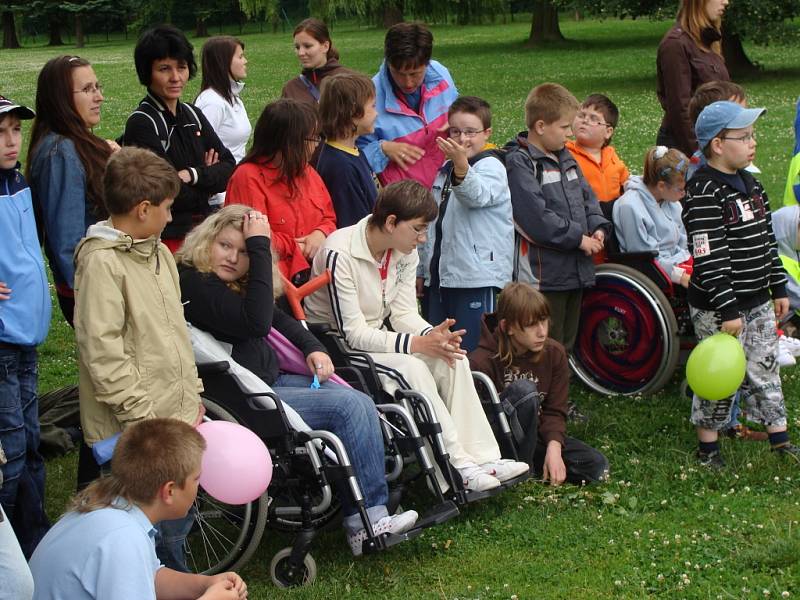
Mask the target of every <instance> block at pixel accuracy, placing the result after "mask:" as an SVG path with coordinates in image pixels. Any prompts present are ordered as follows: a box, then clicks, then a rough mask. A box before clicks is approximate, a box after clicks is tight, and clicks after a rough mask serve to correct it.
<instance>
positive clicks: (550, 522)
mask: <svg viewBox="0 0 800 600" xmlns="http://www.w3.org/2000/svg"><path fill="white" fill-rule="evenodd" d="M38 1H44V0H36V1H35V2H32V3H30V4H31V5H35V4H36V2H38ZM167 4H169V3H167ZM472 4H475V3H474V2H473V3H472ZM486 4H487V5H489V4H491V3H486ZM606 4H610V3H608V2H607V3H606ZM734 4H736V0H734ZM741 4H743V5H747V4H748V2H741ZM771 4H773V3H772V2H765V3H763V4H762V7H764V8H765V10H766V7H768V6H769V5H771ZM783 4H785V5H786V7H789V6H790V5H791V6H792V7H794V10H795V14H796V12H797V3H796V2H794V1H793V0H792V1H787V2H785V3H783ZM201 5H202V2H200V3H198V6H201ZM0 6H3V5H2V4H0ZM670 14H671V13H670ZM262 16H264V15H262ZM284 16H285V17H286V18H284ZM407 16H409V17H410V16H411V15H407ZM457 16H458V15H457V14H456V13H455V12H454V14H453V15H452V16H451V17H448V16H447V15H445V16H444V17H443V18H442V17H441V16H440V17H439V18H438V22H439V24H434V25H433V26H432V30H433V33H434V36H435V42H434V54H433V57H434V59H436V60H439V61H441V62H442V63H444V64H445V65H446V66H447V67H448V68H449V69H450V71H451V73H452V74H453V77H454V79H455V82H456V85H457V86H458V88H459V91H460V92H461V93H463V94H471V95H478V96H482V97H484V98H486V99H487V100H488V101H489V102H490V103H491V105H492V108H493V112H494V122H493V128H494V135H493V141H495V142H497V143H499V144H502V143H504V142H505V141H506V140H508V139H510V138H511V137H512V136H513V135H515V134H516V133H517V132H518V131H520V130H522V129H524V110H523V104H524V100H525V97H526V95H527V93H528V91H529V90H530V89H531V87H533V86H534V85H537V84H539V83H542V82H544V81H556V82H559V83H562V84H564V85H565V86H567V87H568V88H569V89H570V90H571V91H572V92H573V93H574V94H575V95H576V96H577V97H578V98H579V99H580V98H582V97H585V96H586V95H588V94H589V93H594V92H602V93H605V94H607V95H608V96H610V97H611V98H612V99H613V100H614V101H615V102H616V103H617V105H618V106H619V108H620V113H621V117H620V124H619V126H618V128H617V131H616V133H615V136H614V142H613V143H614V145H615V147H616V148H617V151H618V153H619V154H620V156H621V157H622V158H623V160H624V161H625V162H626V163H627V165H628V166H629V168H630V169H631V171H632V172H634V173H637V172H640V171H641V163H642V157H643V155H644V152H645V150H646V149H647V148H648V147H649V146H650V145H652V144H653V142H654V139H655V134H656V131H657V129H658V125H659V122H660V119H661V109H660V107H659V105H658V101H657V99H656V96H655V83H656V79H655V56H656V49H657V46H658V42H659V40H660V38H661V36H662V35H663V34H664V32H665V31H666V30H667V29H668V28H669V27H670V25H671V22H670V20H668V19H667V20H665V19H663V18H662V19H649V18H640V19H636V20H632V19H630V18H628V19H625V20H618V19H616V18H607V19H603V20H597V19H593V18H584V19H581V20H575V18H574V16H575V15H574V14H573V13H572V12H570V13H562V14H561V18H560V33H561V34H562V35H563V38H565V39H563V40H562V39H550V40H546V41H545V40H541V41H540V42H539V43H538V44H533V45H532V44H530V39H529V38H530V34H531V17H530V13H528V14H527V15H526V14H516V15H514V18H513V20H512V19H511V15H507V14H501V13H500V12H498V13H497V14H496V15H495V17H496V18H495V22H494V23H484V24H482V25H467V26H463V25H458V24H457V23H445V22H444V21H445V20H446V19H448V18H449V20H451V21H456V20H458V19H457ZM657 16H658V15H657ZM661 16H663V14H662V15H661ZM372 17H373V19H372V20H374V18H376V15H372ZM189 18H190V17H189V16H186V15H184V20H186V19H189ZM289 18H290V17H289V16H288V15H281V18H280V19H278V20H277V23H276V27H275V29H276V31H274V32H273V31H272V29H273V27H272V24H271V23H270V22H269V21H267V25H266V26H264V25H262V24H260V23H258V22H249V23H246V24H243V25H242V24H233V25H230V24H229V25H223V26H214V25H213V24H212V26H211V27H210V29H211V31H210V33H211V34H215V33H218V32H220V31H222V32H224V33H231V34H234V35H240V37H241V39H242V40H243V41H244V43H245V45H246V54H247V57H248V60H249V65H248V79H247V85H246V87H245V89H244V92H243V94H242V99H243V101H244V103H245V105H246V107H247V110H248V114H249V116H250V119H251V121H252V122H253V123H254V122H255V120H256V119H257V117H258V115H259V113H260V110H261V108H262V107H263V106H264V105H265V104H266V103H267V102H269V101H271V100H273V99H276V98H277V97H278V96H279V95H280V90H281V87H282V85H283V83H285V82H286V81H287V80H288V79H290V78H291V77H293V76H295V75H296V74H297V72H298V65H297V61H296V59H295V57H294V54H293V51H292V41H291V28H288V29H287V30H286V31H283V30H282V29H283V27H282V24H283V22H284V21H285V20H286V19H289ZM4 19H5V16H4ZM434 20H437V19H434ZM478 20H483V21H488V20H489V19H488V16H486V15H484V16H482V17H481V18H480V19H478ZM65 23H70V24H71V21H65ZM195 24H196V23H195ZM134 25H135V24H134ZM16 27H17V29H18V30H20V33H21V35H20V37H19V41H21V42H22V43H23V44H24V47H23V48H21V49H17V50H0V64H1V65H2V69H0V93H2V94H4V95H8V96H10V97H11V98H13V99H15V100H17V101H20V102H22V103H25V104H27V105H29V106H33V105H34V101H35V89H36V76H37V73H38V71H39V69H40V68H41V67H42V65H43V64H44V63H45V61H46V60H48V59H49V58H51V57H53V56H56V55H58V54H64V53H77V54H80V55H81V56H83V57H85V58H87V59H89V60H90V61H91V62H92V64H93V66H94V68H95V70H96V72H97V75H98V78H99V80H100V81H101V82H102V83H103V84H104V86H105V88H104V95H105V103H104V105H103V109H102V110H103V112H102V114H103V120H102V122H101V124H100V125H99V126H98V127H97V128H96V130H95V132H96V133H97V134H98V135H100V136H103V137H108V138H113V137H116V136H118V135H119V134H120V133H121V132H122V129H123V126H124V123H125V120H126V118H127V116H128V114H129V113H130V112H131V111H132V110H133V109H134V107H135V106H136V104H137V103H138V101H139V100H140V99H141V97H142V96H143V90H142V88H141V86H140V85H139V84H138V82H137V80H136V76H135V72H134V69H133V59H132V53H133V43H134V41H135V37H136V35H135V33H136V32H135V31H133V27H132V26H131V29H130V30H129V32H128V35H127V37H126V36H125V35H124V34H123V33H119V32H111V33H109V34H108V36H106V33H105V32H103V33H89V35H88V39H87V40H84V41H85V46H84V47H83V48H81V49H80V50H76V49H75V47H74V41H75V40H74V37H73V36H72V34H71V36H70V37H68V36H67V35H66V31H65V29H66V28H62V33H63V34H64V36H63V41H64V42H67V44H66V45H65V46H63V47H48V46H45V45H43V44H45V43H47V41H48V38H47V37H46V36H43V35H42V34H39V35H38V36H37V37H36V38H33V37H31V36H30V34H29V33H25V28H24V27H22V26H20V24H19V23H17V25H16ZM774 29H775V31H776V32H777V31H778V30H779V29H780V30H781V31H780V35H779V36H776V37H770V38H769V39H767V38H762V39H761V41H769V42H770V44H769V45H767V46H763V45H754V44H752V43H751V42H749V41H747V37H746V36H743V37H744V44H743V46H742V48H743V49H744V50H745V52H746V54H747V56H748V57H749V59H750V60H751V61H752V63H755V64H757V65H758V68H756V69H746V70H743V71H741V72H740V74H738V75H735V79H736V80H737V81H738V82H739V83H741V84H742V85H744V87H745V89H746V91H747V95H748V102H749V104H750V105H751V106H765V107H767V109H768V113H767V115H766V116H765V117H764V118H762V119H761V120H760V121H759V123H758V125H757V134H758V151H757V157H756V161H755V162H756V164H757V165H758V166H759V167H760V168H761V169H762V171H763V175H762V180H763V181H764V183H765V185H766V189H767V191H768V193H769V195H770V198H771V202H772V205H773V207H774V206H775V205H776V203H778V202H779V201H780V198H781V197H782V195H783V189H784V186H785V178H786V171H787V167H788V162H789V159H790V157H791V152H792V148H793V145H794V140H793V129H792V124H793V121H794V115H795V101H796V99H797V96H798V94H800V46H799V45H798V44H797V29H798V24H797V23H796V22H792V21H787V22H782V24H780V23H779V24H778V25H775V27H774ZM100 31H102V29H101V30H100ZM187 33H189V34H190V35H191V34H192V33H195V32H192V31H187ZM332 35H333V39H334V43H335V45H336V46H337V47H338V48H339V50H340V52H341V55H342V63H343V64H344V65H346V66H348V67H352V68H355V69H358V70H360V71H363V72H365V73H368V74H372V73H374V72H375V71H376V70H377V68H378V66H379V64H380V61H381V56H382V47H383V35H384V30H383V29H382V28H381V27H376V26H374V25H373V24H372V23H371V22H370V20H369V19H366V18H362V19H358V20H352V19H351V20H346V21H339V22H336V23H335V24H334V27H333V29H332ZM557 37H558V36H556V38H557ZM191 41H192V42H193V43H194V44H195V47H196V51H197V56H198V61H199V49H200V47H201V45H202V42H203V39H202V38H195V37H191ZM198 85H199V77H198V78H196V79H195V80H193V81H192V82H190V84H189V85H188V86H187V89H186V91H185V94H184V99H185V100H191V99H193V98H194V97H195V95H196V93H197V91H198ZM28 131H29V127H26V129H25V134H27V133H28ZM26 149H27V148H26ZM23 162H24V160H23ZM72 338H73V336H72V331H71V330H70V329H69V328H68V327H67V326H66V324H64V323H63V321H62V320H61V315H60V313H59V312H58V309H57V305H56V304H55V303H54V318H53V324H52V327H51V331H50V336H49V338H48V340H47V342H46V343H45V344H44V345H43V346H42V348H41V352H40V391H47V390H50V389H53V388H56V387H60V386H63V385H68V384H71V383H74V382H76V381H77V369H76V362H75V347H74V343H73V340H72ZM682 376H683V369H682V368H681V367H679V369H678V371H677V373H676V375H675V377H674V379H673V382H672V383H671V384H670V385H669V386H667V388H665V389H664V390H663V391H662V392H660V393H659V394H656V395H655V396H652V397H647V398H639V397H633V398H630V397H625V398H623V397H602V396H598V395H596V394H592V393H589V392H586V391H585V390H583V389H581V388H580V387H579V386H577V385H576V386H575V387H574V389H573V393H574V394H575V396H576V398H577V399H578V402H579V404H580V405H581V407H582V408H584V409H585V410H586V412H587V413H589V414H590V417H591V419H590V421H589V422H588V424H586V425H579V426H570V434H571V435H574V436H575V437H579V438H581V439H584V440H586V441H587V442H589V443H591V444H593V445H595V446H596V447H599V448H601V449H602V450H603V451H604V452H605V453H606V454H607V455H608V457H609V460H610V462H611V479H610V481H609V482H608V483H606V484H604V485H600V486H595V487H591V488H584V489H579V488H576V487H571V486H565V487H561V488H557V489H552V488H549V487H547V486H543V485H541V484H538V483H535V482H529V483H526V484H523V485H520V486H518V487H517V488H515V489H513V490H511V491H509V492H506V493H504V494H503V495H501V496H499V497H497V498H493V499H491V500H489V501H486V502H483V503H481V504H479V505H477V506H471V507H469V508H467V509H465V510H464V511H462V515H461V516H460V517H459V518H457V519H455V520H454V521H451V522H449V523H447V524H445V525H443V526H439V527H436V528H433V529H431V530H428V531H426V532H425V533H424V534H423V535H422V536H420V537H419V538H417V539H415V540H413V541H412V542H409V543H407V544H403V545H401V546H399V547H395V548H393V549H392V550H391V551H389V552H385V553H383V554H379V555H375V556H368V557H365V558H362V559H359V560H353V558H352V557H351V556H350V553H349V551H348V548H347V546H346V543H345V541H344V538H343V535H342V533H341V531H340V530H337V529H335V528H334V530H332V531H330V532H327V533H323V534H322V535H321V536H320V537H319V538H318V540H317V542H316V543H315V545H314V547H313V548H312V553H313V554H314V556H315V558H316V559H317V563H318V565H319V568H320V573H319V577H318V580H317V583H316V584H315V585H314V586H312V587H310V588H308V589H301V590H295V591H281V590H277V589H275V588H274V587H273V586H272V584H271V583H270V581H269V575H268V564H269V560H270V558H271V557H272V555H273V554H274V553H275V552H276V551H277V550H278V549H279V548H281V547H283V546H285V545H287V544H288V543H289V538H288V537H285V536H284V535H283V534H279V533H274V532H271V531H269V530H268V531H267V533H266V534H265V537H264V541H263V542H262V545H261V548H260V550H259V552H258V553H256V555H255V556H254V557H253V559H252V560H251V561H250V563H249V564H248V565H247V566H246V567H245V568H244V569H243V570H242V575H243V576H244V577H245V579H246V580H247V581H248V584H249V586H250V590H251V593H250V597H251V598H255V599H261V598H297V599H311V598H315V599H316V598H340V597H342V598H344V597H347V598H365V599H366V598H376V597H383V598H447V599H452V598H459V599H461V600H464V599H473V598H475V599H477V598H480V599H489V598H514V597H516V598H518V599H522V598H646V597H662V598H756V597H758V598H777V597H781V598H787V597H796V596H800V565H798V561H800V531H799V529H798V520H800V502H799V501H798V490H797V482H798V481H800V471H799V470H798V466H797V465H794V464H789V463H787V462H784V461H783V460H780V459H779V458H778V457H776V456H774V455H771V454H770V453H769V451H768V448H767V447H766V445H765V444H760V445H759V444H753V443H750V442H739V441H737V442H731V441H728V442H723V452H724V453H725V455H726V458H728V464H729V467H728V468H727V469H726V470H725V471H723V472H720V473H709V472H706V471H703V470H700V469H698V468H697V467H696V466H695V463H694V450H695V437H694V434H693V431H692V428H691V426H690V425H689V423H688V401H687V400H686V399H685V398H683V397H681V396H680V394H679V392H678V384H679V383H680V380H681V378H682ZM782 376H783V381H784V386H785V394H786V398H787V406H788V408H789V417H790V418H789V423H790V431H792V432H794V431H796V429H797V427H798V425H800V410H798V407H797V392H798V387H799V386H798V382H797V375H796V373H795V369H794V368H789V369H785V370H784V371H783V372H782ZM794 439H795V441H800V438H798V437H797V435H796V434H794ZM47 467H48V511H49V514H50V515H51V517H52V518H54V519H55V518H57V517H58V515H59V514H60V513H61V512H62V510H63V507H64V506H65V503H66V501H67V499H68V497H69V495H70V493H71V491H72V489H73V482H74V469H75V457H74V455H70V456H67V457H63V458H59V459H54V460H50V461H48V464H47ZM416 499H417V500H419V501H427V498H426V497H425V496H424V495H420V496H417V497H416ZM409 507H410V506H409Z"/></svg>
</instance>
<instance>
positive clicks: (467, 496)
mask: <svg viewBox="0 0 800 600" xmlns="http://www.w3.org/2000/svg"><path fill="white" fill-rule="evenodd" d="M505 489H506V488H505V487H504V486H502V485H501V486H500V487H496V488H494V489H491V490H485V491H483V492H476V491H474V490H458V491H457V492H455V493H453V492H452V490H451V491H450V492H449V493H448V494H445V495H446V496H451V497H452V498H453V502H455V503H456V504H457V505H459V504H460V505H463V504H472V503H473V502H478V501H480V500H486V498H491V497H492V496H497V494H499V493H501V492H503V491H505Z"/></svg>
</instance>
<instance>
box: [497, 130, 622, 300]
mask: <svg viewBox="0 0 800 600" xmlns="http://www.w3.org/2000/svg"><path fill="white" fill-rule="evenodd" d="M556 159H557V160H554V159H553V158H552V157H551V156H548V155H546V154H545V153H544V152H542V151H541V150H539V149H538V148H536V147H535V146H533V145H529V144H528V141H527V137H526V135H525V134H521V135H519V136H518V137H517V139H516V142H515V143H512V144H511V145H510V146H509V152H508V156H507V157H506V170H507V172H508V187H509V188H510V190H511V206H512V208H513V213H514V223H515V225H516V228H517V232H518V234H519V235H520V236H522V238H524V240H525V241H527V242H528V251H527V258H528V260H529V263H530V271H531V275H532V278H533V280H534V282H537V281H538V286H539V289H540V290H541V291H543V292H549V291H553V292H555V291H569V290H576V289H580V288H584V287H587V286H592V285H594V263H593V262H592V259H591V257H589V256H586V255H585V254H584V253H583V251H582V250H581V249H580V244H581V238H582V236H584V235H591V234H592V233H594V232H595V231H597V230H598V229H602V230H603V231H604V232H605V233H606V235H608V234H609V233H610V232H611V223H609V222H608V220H607V219H606V218H605V217H604V216H603V213H602V211H601V210H600V204H599V203H598V202H597V198H596V197H595V195H594V192H592V189H591V187H589V183H588V182H587V181H586V179H585V178H584V177H583V174H582V173H581V170H580V167H579V166H578V163H577V162H576V161H575V159H574V158H573V156H572V154H571V153H570V151H569V150H567V149H566V148H562V149H561V150H560V151H559V152H557V153H556Z"/></svg>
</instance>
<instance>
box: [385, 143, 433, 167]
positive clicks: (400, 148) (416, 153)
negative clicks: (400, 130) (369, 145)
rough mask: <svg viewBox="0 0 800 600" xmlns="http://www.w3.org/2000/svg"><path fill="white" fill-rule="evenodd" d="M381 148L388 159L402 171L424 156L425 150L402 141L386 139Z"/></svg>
mask: <svg viewBox="0 0 800 600" xmlns="http://www.w3.org/2000/svg"><path fill="white" fill-rule="evenodd" d="M381 149H382V150H383V153H384V154H385V155H386V157H387V158H388V159H389V160H390V161H392V162H393V163H395V164H396V165H397V166H398V167H400V168H401V169H403V170H404V171H405V170H407V169H408V168H409V167H410V166H411V165H413V164H414V163H415V162H417V161H418V160H419V159H420V158H422V157H423V156H425V150H423V149H422V148H419V147H418V146H412V145H411V144H406V143H404V142H389V141H386V142H383V144H382V145H381Z"/></svg>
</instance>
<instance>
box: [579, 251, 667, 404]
mask: <svg viewBox="0 0 800 600" xmlns="http://www.w3.org/2000/svg"><path fill="white" fill-rule="evenodd" d="M679 355H680V342H679V338H678V324H677V322H676V320H675V315H674V313H673V311H672V308H671V306H670V302H669V300H667V297H666V296H665V295H664V293H663V292H662V291H661V290H660V289H659V288H658V286H657V285H656V284H655V283H653V281H651V280H650V279H649V278H648V277H647V276H645V275H644V274H642V273H640V272H639V271H637V270H635V269H632V268H631V267H628V266H625V265H619V264H614V263H607V264H604V265H599V266H598V267H597V280H596V283H595V286H594V287H593V288H590V289H588V290H586V291H585V292H584V294H583V302H582V304H581V321H580V325H579V328H578V336H577V339H576V341H575V347H574V348H573V356H572V357H570V365H571V366H572V369H573V371H574V372H575V374H576V375H577V376H578V378H579V379H580V380H581V381H582V382H583V383H584V384H585V385H586V386H588V387H589V388H590V389H592V390H594V391H596V392H599V393H601V394H609V395H614V394H623V395H633V394H649V393H654V392H657V391H658V390H660V389H661V388H662V387H664V385H665V384H666V383H667V382H668V381H669V380H670V378H671V377H672V373H673V372H674V371H675V367H676V366H677V364H678V358H679Z"/></svg>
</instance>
